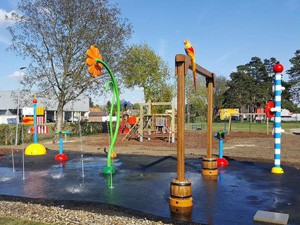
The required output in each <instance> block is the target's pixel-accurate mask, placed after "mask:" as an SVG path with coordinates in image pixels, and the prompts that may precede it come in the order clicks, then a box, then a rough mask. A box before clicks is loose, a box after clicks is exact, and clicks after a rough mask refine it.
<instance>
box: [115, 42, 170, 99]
mask: <svg viewBox="0 0 300 225" xmlns="http://www.w3.org/2000/svg"><path fill="white" fill-rule="evenodd" d="M121 64H122V75H123V78H124V84H125V87H127V88H134V87H135V86H138V87H142V88H143V90H144V99H145V101H146V102H147V101H149V100H150V101H152V102H165V101H166V102H169V101H171V100H172V88H171V86H170V85H169V84H168V83H167V81H168V80H169V78H170V71H169V68H168V66H167V65H166V63H165V62H164V61H163V60H162V58H161V57H159V56H158V55H157V54H156V53H155V52H154V50H153V49H151V48H150V47H149V46H148V45H147V44H140V45H133V46H131V47H130V48H129V49H128V51H127V52H126V53H125V57H124V59H123V60H122V62H121Z"/></svg>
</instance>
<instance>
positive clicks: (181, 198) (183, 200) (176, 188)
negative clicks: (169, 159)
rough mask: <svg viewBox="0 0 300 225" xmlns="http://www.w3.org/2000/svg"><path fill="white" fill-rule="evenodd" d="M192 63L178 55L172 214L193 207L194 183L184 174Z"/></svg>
mask: <svg viewBox="0 0 300 225" xmlns="http://www.w3.org/2000/svg"><path fill="white" fill-rule="evenodd" d="M189 64H190V60H189V58H187V57H186V56H185V55H176V58H175V70H176V71H175V73H176V75H177V179H172V180H171V184H170V197H169V205H170V211H171V214H181V215H188V216H190V215H191V212H192V208H193V198H192V185H191V182H190V180H186V179H185V176H184V173H185V171H184V124H185V122H184V119H185V118H184V108H185V101H184V100H185V75H186V74H187V71H188V67H189Z"/></svg>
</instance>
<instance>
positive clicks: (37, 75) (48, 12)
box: [9, 0, 132, 130]
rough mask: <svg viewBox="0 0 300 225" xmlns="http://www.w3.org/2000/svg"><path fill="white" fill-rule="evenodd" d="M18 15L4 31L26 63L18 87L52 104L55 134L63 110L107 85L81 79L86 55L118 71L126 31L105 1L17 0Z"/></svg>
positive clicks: (85, 77)
mask: <svg viewBox="0 0 300 225" xmlns="http://www.w3.org/2000/svg"><path fill="white" fill-rule="evenodd" d="M18 10H19V12H20V13H16V12H15V13H13V16H12V18H11V19H12V20H14V21H16V23H15V24H14V25H13V26H11V27H10V28H9V31H10V33H11V35H12V45H11V47H10V49H12V50H14V51H15V52H16V53H17V54H18V55H19V56H23V57H28V58H30V59H31V60H32V61H31V64H30V65H29V66H28V72H27V74H29V75H28V76H26V77H25V78H24V79H23V80H22V82H21V84H22V85H23V89H24V90H30V89H31V88H32V87H36V88H38V89H39V90H40V91H41V93H43V94H44V95H45V96H55V97H56V98H57V101H58V108H57V120H56V128H55V129H56V130H61V125H62V116H63V108H64V106H65V105H66V104H67V103H68V102H70V101H71V100H74V99H76V98H77V97H78V96H80V95H81V94H83V93H89V92H93V93H94V94H99V92H101V91H102V90H103V89H104V88H99V87H103V86H104V84H105V81H106V80H108V79H109V76H108V75H107V74H105V73H104V74H103V76H102V77H101V78H97V79H93V78H91V77H90V76H89V75H88V74H87V66H86V65H85V59H86V55H85V52H86V50H87V49H88V48H89V47H90V45H92V44H94V45H96V46H97V47H99V49H100V51H101V53H102V55H103V58H104V59H105V61H106V62H107V63H109V65H110V66H111V67H112V70H113V71H118V69H119V64H118V62H119V60H120V56H122V55H123V52H124V51H125V42H126V41H127V39H128V38H129V37H130V36H131V33H132V29H131V25H130V23H129V22H128V21H127V20H126V19H123V18H121V15H120V11H119V9H118V8H117V7H116V6H115V5H113V4H110V3H109V1H108V0H102V1H93V0H22V1H20V2H19V5H18ZM103 78H104V80H103Z"/></svg>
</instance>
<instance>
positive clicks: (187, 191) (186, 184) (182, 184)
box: [170, 179, 192, 198]
mask: <svg viewBox="0 0 300 225" xmlns="http://www.w3.org/2000/svg"><path fill="white" fill-rule="evenodd" d="M170 194H171V197H175V198H190V197H192V185H191V182H190V181H189V180H184V181H178V180H176V179H173V180H171V185H170Z"/></svg>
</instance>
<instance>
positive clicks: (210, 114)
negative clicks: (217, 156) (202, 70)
mask: <svg viewBox="0 0 300 225" xmlns="http://www.w3.org/2000/svg"><path fill="white" fill-rule="evenodd" d="M213 88H214V87H213V82H212V80H211V79H210V80H208V81H207V92H208V93H207V103H208V105H207V125H206V127H207V130H206V133H207V137H206V138H207V139H206V144H207V157H208V158H211V157H212V136H213V132H212V118H213Z"/></svg>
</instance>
